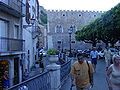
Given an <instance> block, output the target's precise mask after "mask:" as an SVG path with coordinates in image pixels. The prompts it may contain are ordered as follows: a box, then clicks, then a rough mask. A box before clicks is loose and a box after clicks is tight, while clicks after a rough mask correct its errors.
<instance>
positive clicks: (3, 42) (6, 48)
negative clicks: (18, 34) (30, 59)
mask: <svg viewBox="0 0 120 90" xmlns="http://www.w3.org/2000/svg"><path fill="white" fill-rule="evenodd" d="M24 44H25V40H22V39H13V38H6V37H0V52H11V51H24V48H25V47H24Z"/></svg>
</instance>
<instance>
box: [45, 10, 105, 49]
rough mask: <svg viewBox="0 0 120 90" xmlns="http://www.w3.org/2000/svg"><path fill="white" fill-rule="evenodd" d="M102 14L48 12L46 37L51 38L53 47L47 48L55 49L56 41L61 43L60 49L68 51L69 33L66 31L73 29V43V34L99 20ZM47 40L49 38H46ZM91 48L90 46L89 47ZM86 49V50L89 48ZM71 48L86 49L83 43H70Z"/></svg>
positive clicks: (95, 12)
mask: <svg viewBox="0 0 120 90" xmlns="http://www.w3.org/2000/svg"><path fill="white" fill-rule="evenodd" d="M102 14H103V12H102V11H100V12H98V11H77V10H75V11H73V10H71V11H70V10H67V11H65V10H63V11H62V10H60V11H58V10H55V11H54V10H51V11H50V10H48V11H47V15H48V33H47V34H48V36H49V35H50V36H52V42H53V45H52V46H49V48H53V47H54V48H57V47H58V43H57V42H58V41H61V42H63V43H61V47H62V46H63V49H69V33H68V29H70V27H71V26H72V27H73V32H72V36H71V40H72V41H75V34H74V33H75V32H76V31H77V30H80V28H82V27H83V26H85V25H87V24H89V23H90V22H92V21H94V20H95V19H96V18H99V17H100V16H101V15H102ZM48 39H49V38H48ZM88 46H89V45H88ZM90 47H91V46H90ZM90 47H88V48H90ZM72 48H76V49H81V48H82V49H83V48H86V46H84V43H82V42H77V41H75V43H72Z"/></svg>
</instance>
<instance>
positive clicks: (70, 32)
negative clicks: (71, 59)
mask: <svg viewBox="0 0 120 90" xmlns="http://www.w3.org/2000/svg"><path fill="white" fill-rule="evenodd" d="M72 32H73V27H72V26H71V27H70V29H68V33H69V44H70V55H69V56H71V34H72Z"/></svg>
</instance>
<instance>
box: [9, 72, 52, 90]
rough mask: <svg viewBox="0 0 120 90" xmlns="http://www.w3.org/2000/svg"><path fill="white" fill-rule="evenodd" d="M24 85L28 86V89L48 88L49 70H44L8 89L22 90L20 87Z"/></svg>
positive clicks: (45, 89) (43, 89) (42, 89)
mask: <svg viewBox="0 0 120 90" xmlns="http://www.w3.org/2000/svg"><path fill="white" fill-rule="evenodd" d="M24 87H26V88H28V90H50V88H51V79H50V73H49V71H46V72H44V73H42V74H39V75H37V76H35V77H33V78H30V79H28V80H26V81H24V82H21V83H19V84H17V85H15V86H12V87H11V88H9V89H8V90H23V89H21V88H24ZM24 90H25V89H24Z"/></svg>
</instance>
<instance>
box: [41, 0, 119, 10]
mask: <svg viewBox="0 0 120 90" xmlns="http://www.w3.org/2000/svg"><path fill="white" fill-rule="evenodd" d="M119 2H120V0H39V4H40V6H43V7H44V8H45V9H47V10H48V9H49V10H95V11H107V10H110V9H111V8H112V7H114V6H115V5H117V4H118V3H119Z"/></svg>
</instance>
